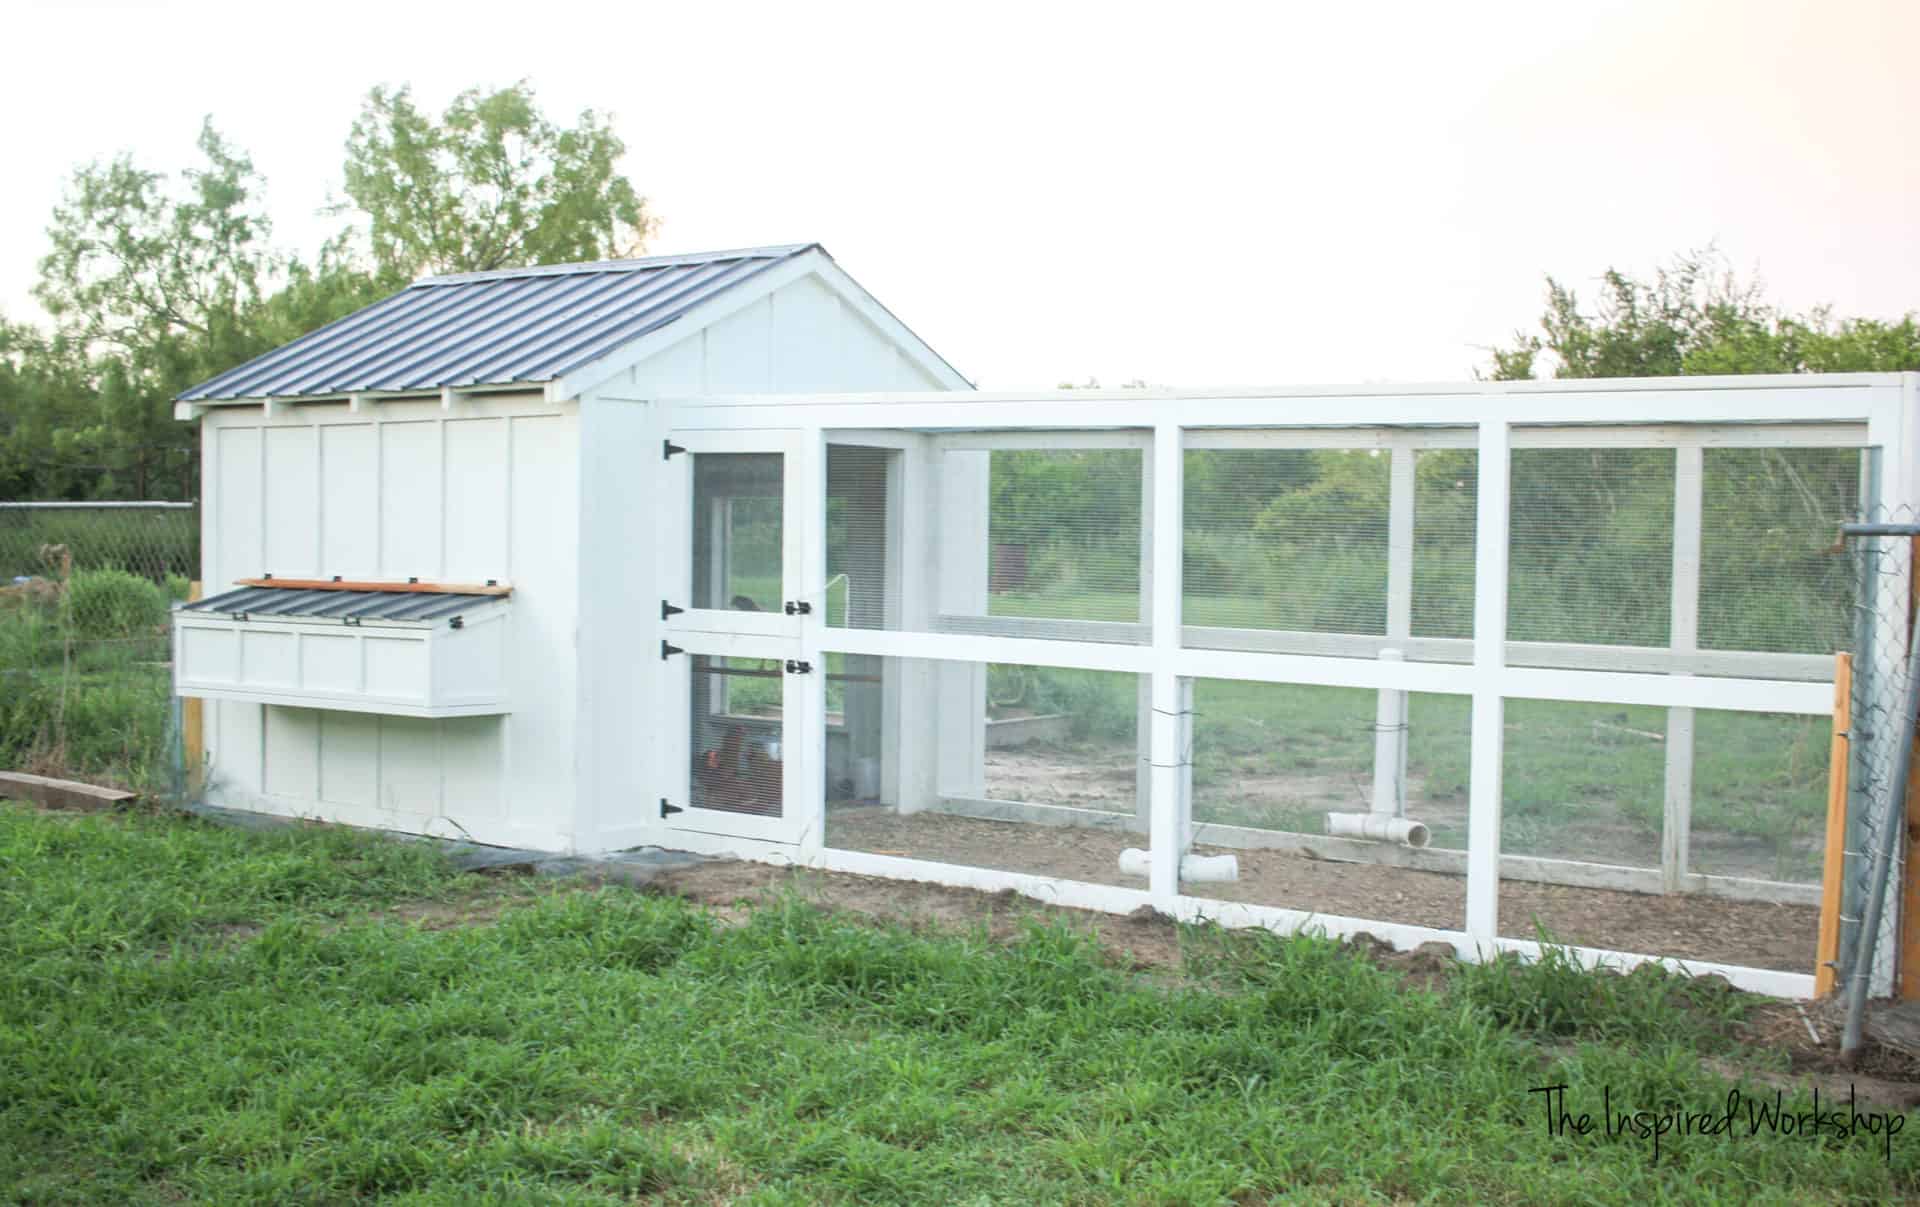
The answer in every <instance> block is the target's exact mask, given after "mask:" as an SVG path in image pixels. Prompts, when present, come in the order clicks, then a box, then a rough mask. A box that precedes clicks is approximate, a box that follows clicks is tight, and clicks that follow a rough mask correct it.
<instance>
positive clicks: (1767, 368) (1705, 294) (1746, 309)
mask: <svg viewBox="0 0 1920 1207" xmlns="http://www.w3.org/2000/svg"><path fill="white" fill-rule="evenodd" d="M1491 351H1492V357H1493V364H1492V366H1491V372H1490V373H1489V374H1488V375H1489V376H1490V377H1492V378H1493V380H1495V381H1524V380H1526V379H1528V378H1531V377H1535V376H1538V372H1539V369H1540V368H1541V367H1542V366H1541V364H1540V363H1539V362H1540V357H1541V354H1542V353H1543V352H1544V353H1546V354H1547V355H1548V357H1549V358H1550V361H1549V364H1548V367H1549V368H1550V369H1551V372H1552V374H1553V376H1555V377H1677V376H1681V375H1688V374H1699V373H1852V372H1902V371H1909V370H1916V369H1920V316H1916V315H1914V314H1912V313H1909V314H1906V315H1904V316H1902V317H1901V318H1899V319H1895V320H1881V319H1856V318H1835V317H1834V315H1833V314H1832V312H1831V311H1830V310H1828V309H1826V308H1824V307H1822V308H1816V309H1814V310H1812V311H1809V312H1808V313H1806V314H1791V313H1788V312H1785V311H1782V310H1781V309H1780V308H1778V307H1777V306H1775V305H1773V304H1772V303H1770V302H1768V301H1767V300H1766V298H1765V296H1764V294H1763V292H1762V289H1761V286H1760V284H1759V283H1758V282H1757V281H1750V282H1744V283H1743V282H1742V281H1740V280H1739V278H1738V277H1737V276H1736V275H1735V274H1734V272H1733V270H1732V268H1731V267H1730V266H1729V265H1728V264H1727V262H1726V259H1725V257H1724V256H1722V255H1720V253H1719V252H1717V251H1715V250H1714V249H1712V248H1711V247H1709V248H1708V249H1706V250H1705V251H1698V252H1691V253H1688V254H1685V255H1681V256H1677V257H1675V258H1674V260H1673V261H1672V262H1671V263H1669V264H1668V265H1666V266H1664V267H1661V268H1659V269H1656V270H1655V272H1654V275H1653V279H1652V280H1651V281H1643V280H1640V279H1637V278H1635V277H1632V276H1629V275H1627V274H1626V273H1623V272H1621V271H1619V270H1617V269H1612V268H1610V269H1608V270H1607V271H1606V272H1605V273H1604V274H1603V275H1602V277H1601V287H1600V301H1599V304H1598V306H1597V308H1596V309H1595V310H1594V311H1592V312H1588V311H1586V310H1583V309H1582V308H1581V305H1580V299H1579V296H1578V295H1577V294H1576V293H1575V292H1574V290H1573V289H1571V288H1570V287H1568V286H1566V285H1564V284H1562V283H1561V282H1559V281H1556V280H1555V279H1553V278H1552V277H1548V278H1547V308H1546V311H1545V312H1544V313H1543V314H1542V315H1541V316H1540V331H1539V333H1537V334H1536V333H1532V332H1527V331H1519V332H1516V333H1515V335H1514V342H1513V344H1512V345H1511V346H1509V347H1506V348H1495V349H1492V350H1491Z"/></svg>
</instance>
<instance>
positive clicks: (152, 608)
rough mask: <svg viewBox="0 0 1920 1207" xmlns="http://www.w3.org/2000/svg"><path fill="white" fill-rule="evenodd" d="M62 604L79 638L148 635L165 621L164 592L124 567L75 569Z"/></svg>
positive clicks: (165, 599) (165, 604) (165, 602)
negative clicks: (119, 568) (128, 571)
mask: <svg viewBox="0 0 1920 1207" xmlns="http://www.w3.org/2000/svg"><path fill="white" fill-rule="evenodd" d="M64 604H65V607H66V609H67V616H68V618H69V623H70V625H71V626H72V629H73V631H74V633H75V634H76V635H78V636H80V637H82V638H104V637H135V636H142V635H146V636H151V635H152V634H153V633H154V632H155V631H157V630H158V629H160V628H161V627H162V626H163V625H165V624H166V623H167V596H166V593H165V592H164V591H162V590H161V589H160V588H159V587H157V586H155V585H154V583H153V582H152V581H151V580H150V579H145V578H141V577H140V576H139V575H137V574H129V573H127V572H126V571H125V570H80V571H76V572H75V573H74V576H73V578H72V579H71V580H70V581H69V582H68V583H67V590H66V595H65V599H64Z"/></svg>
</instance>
